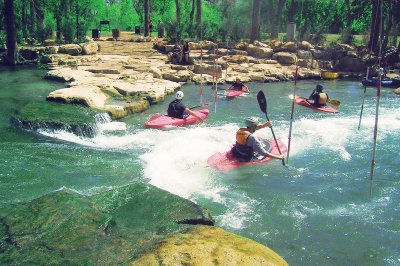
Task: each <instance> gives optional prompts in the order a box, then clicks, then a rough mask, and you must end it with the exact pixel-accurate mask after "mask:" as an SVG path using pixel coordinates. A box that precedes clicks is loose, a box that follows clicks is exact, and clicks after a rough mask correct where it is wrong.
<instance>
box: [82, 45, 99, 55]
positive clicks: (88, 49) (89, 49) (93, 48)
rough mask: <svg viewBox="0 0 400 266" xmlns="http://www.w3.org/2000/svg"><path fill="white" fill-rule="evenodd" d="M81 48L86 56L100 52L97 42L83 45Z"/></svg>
mask: <svg viewBox="0 0 400 266" xmlns="http://www.w3.org/2000/svg"><path fill="white" fill-rule="evenodd" d="M80 46H81V47H82V54H84V55H90V54H96V53H97V51H98V50H99V45H98V44H97V42H88V43H82V44H81V45H80Z"/></svg>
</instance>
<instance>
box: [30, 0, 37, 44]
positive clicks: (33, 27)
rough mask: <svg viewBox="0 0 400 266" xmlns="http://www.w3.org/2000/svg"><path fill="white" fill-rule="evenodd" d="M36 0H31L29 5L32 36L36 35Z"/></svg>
mask: <svg viewBox="0 0 400 266" xmlns="http://www.w3.org/2000/svg"><path fill="white" fill-rule="evenodd" d="M34 1H35V0H31V1H30V6H29V11H30V12H29V19H30V22H31V23H30V34H29V35H30V37H32V38H33V37H36V32H37V28H36V8H35V3H34Z"/></svg>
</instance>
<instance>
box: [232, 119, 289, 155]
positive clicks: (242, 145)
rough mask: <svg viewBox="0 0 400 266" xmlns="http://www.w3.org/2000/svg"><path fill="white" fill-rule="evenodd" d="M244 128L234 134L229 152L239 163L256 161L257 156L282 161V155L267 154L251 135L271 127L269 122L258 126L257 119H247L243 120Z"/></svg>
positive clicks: (262, 144) (259, 141) (261, 144)
mask: <svg viewBox="0 0 400 266" xmlns="http://www.w3.org/2000/svg"><path fill="white" fill-rule="evenodd" d="M245 123H246V127H245V128H240V129H239V130H238V131H237V132H236V144H235V145H234V146H233V148H232V150H231V154H232V155H233V157H234V158H235V159H236V160H238V161H240V162H249V161H257V160H259V159H258V156H263V157H264V158H265V157H267V156H269V157H272V158H275V159H279V160H283V159H284V156H283V155H275V154H272V153H270V152H268V151H267V150H266V149H265V148H264V147H265V145H264V143H263V142H262V141H261V140H260V139H258V138H257V137H256V136H254V135H253V133H254V132H255V131H256V130H258V129H261V128H264V127H272V123H271V122H269V121H268V122H266V123H264V124H261V125H260V124H259V122H258V118H257V117H253V116H252V117H248V118H246V120H245Z"/></svg>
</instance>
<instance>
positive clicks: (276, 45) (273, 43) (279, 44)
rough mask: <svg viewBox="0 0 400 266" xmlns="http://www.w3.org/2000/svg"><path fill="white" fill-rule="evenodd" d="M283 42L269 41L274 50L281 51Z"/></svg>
mask: <svg viewBox="0 0 400 266" xmlns="http://www.w3.org/2000/svg"><path fill="white" fill-rule="evenodd" d="M282 45H283V44H282V42H281V41H278V40H271V41H270V42H269V46H270V47H271V48H272V50H274V52H280V51H282Z"/></svg>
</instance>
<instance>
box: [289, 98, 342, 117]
mask: <svg viewBox="0 0 400 266" xmlns="http://www.w3.org/2000/svg"><path fill="white" fill-rule="evenodd" d="M294 102H295V103H296V104H298V105H301V106H304V107H308V108H311V109H314V110H317V111H321V112H326V113H339V110H338V109H335V108H333V107H332V106H329V105H325V106H321V107H317V106H314V105H312V104H311V103H309V102H308V101H307V99H306V98H302V97H298V98H296V99H294Z"/></svg>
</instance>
